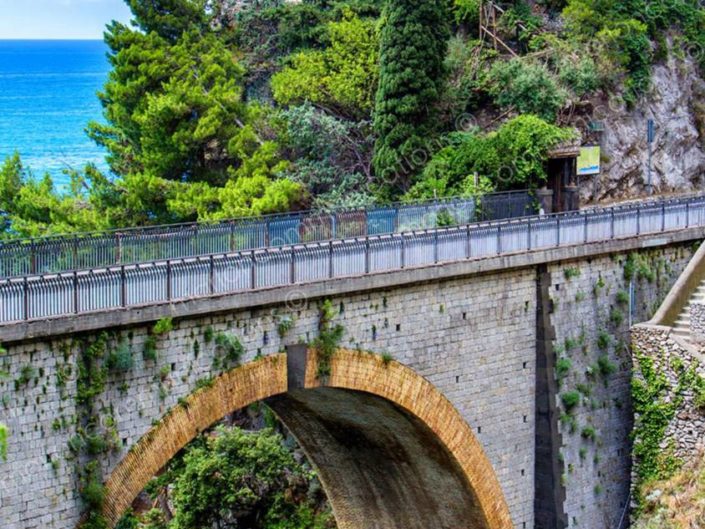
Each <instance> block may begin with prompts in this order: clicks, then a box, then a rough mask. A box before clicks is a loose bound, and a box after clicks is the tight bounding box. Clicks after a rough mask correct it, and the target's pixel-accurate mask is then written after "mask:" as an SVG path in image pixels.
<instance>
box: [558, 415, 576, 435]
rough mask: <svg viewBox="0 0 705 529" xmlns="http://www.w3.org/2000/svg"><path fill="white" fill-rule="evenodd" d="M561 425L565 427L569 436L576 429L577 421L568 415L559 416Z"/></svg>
mask: <svg viewBox="0 0 705 529" xmlns="http://www.w3.org/2000/svg"><path fill="white" fill-rule="evenodd" d="M561 424H562V425H564V426H565V427H567V428H568V431H569V432H570V433H571V434H573V433H575V431H576V430H577V429H578V421H577V420H576V419H575V417H573V416H572V415H570V414H569V413H563V414H561Z"/></svg>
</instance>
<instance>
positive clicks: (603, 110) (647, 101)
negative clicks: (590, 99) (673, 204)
mask: <svg viewBox="0 0 705 529" xmlns="http://www.w3.org/2000/svg"><path fill="white" fill-rule="evenodd" d="M675 55H676V54H675V53H674V52H673V51H672V52H671V53H670V56H669V59H668V60H667V62H665V63H662V64H659V65H656V66H655V67H654V70H653V80H652V89H651V92H650V93H649V94H648V95H647V96H645V97H644V98H643V99H642V100H641V101H640V102H639V104H638V105H637V106H636V108H633V109H630V110H627V109H626V108H625V106H624V105H623V104H622V102H621V101H620V100H619V98H614V97H613V98H612V99H610V100H608V99H602V100H600V101H596V102H595V112H594V116H595V119H596V120H599V121H602V122H604V125H605V132H604V133H603V134H602V138H601V144H602V153H603V160H602V174H601V175H600V176H599V179H598V182H597V196H596V197H595V185H594V182H593V180H592V177H584V179H583V180H582V181H581V186H580V187H581V198H582V200H583V202H584V203H585V202H587V201H590V200H594V199H595V198H597V199H598V200H600V201H606V200H612V199H624V198H631V197H636V196H640V195H643V194H645V193H646V184H647V178H648V177H647V163H648V145H647V141H646V129H647V120H648V119H654V120H655V122H656V135H655V142H654V144H653V161H652V167H653V183H654V191H655V192H656V193H669V192H680V193H682V192H688V191H697V190H702V189H703V186H704V184H705V82H703V80H702V79H701V78H700V76H699V74H698V69H697V65H696V64H695V62H694V61H693V59H692V58H689V57H686V58H685V59H683V58H680V59H679V58H676V57H675Z"/></svg>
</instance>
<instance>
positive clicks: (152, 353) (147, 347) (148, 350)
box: [142, 334, 157, 362]
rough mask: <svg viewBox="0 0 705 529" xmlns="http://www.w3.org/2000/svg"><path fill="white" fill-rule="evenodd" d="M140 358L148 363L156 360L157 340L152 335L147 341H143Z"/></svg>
mask: <svg viewBox="0 0 705 529" xmlns="http://www.w3.org/2000/svg"><path fill="white" fill-rule="evenodd" d="M142 357H143V358H144V359H145V360H147V361H150V362H155V361H156V360H157V338H156V336H154V335H153V334H150V335H149V336H147V339H146V340H145V341H144V349H143V350H142Z"/></svg>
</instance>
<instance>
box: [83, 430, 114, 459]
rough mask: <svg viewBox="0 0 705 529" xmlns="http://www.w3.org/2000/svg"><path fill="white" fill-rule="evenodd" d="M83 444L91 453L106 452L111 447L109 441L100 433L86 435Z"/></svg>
mask: <svg viewBox="0 0 705 529" xmlns="http://www.w3.org/2000/svg"><path fill="white" fill-rule="evenodd" d="M83 446H84V448H85V449H86V452H87V453H88V454H90V455H100V454H104V453H106V452H107V451H108V449H109V448H110V446H109V444H108V441H107V440H106V439H105V438H104V437H103V436H102V435H100V434H91V435H86V436H85V437H84V444H83Z"/></svg>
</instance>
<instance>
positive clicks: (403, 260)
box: [392, 233, 406, 268]
mask: <svg viewBox="0 0 705 529" xmlns="http://www.w3.org/2000/svg"><path fill="white" fill-rule="evenodd" d="M392 242H394V238H392ZM401 267H402V268H404V267H406V240H405V239H404V234H403V233H402V234H401Z"/></svg>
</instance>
